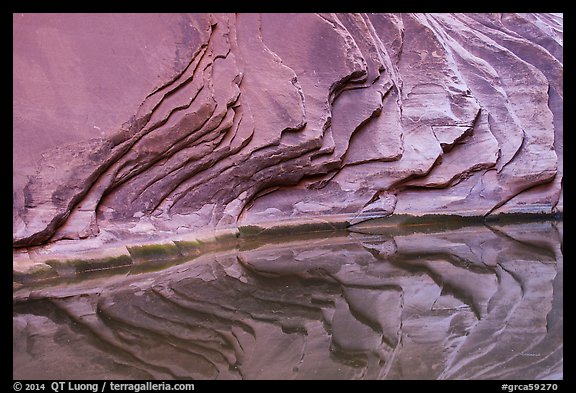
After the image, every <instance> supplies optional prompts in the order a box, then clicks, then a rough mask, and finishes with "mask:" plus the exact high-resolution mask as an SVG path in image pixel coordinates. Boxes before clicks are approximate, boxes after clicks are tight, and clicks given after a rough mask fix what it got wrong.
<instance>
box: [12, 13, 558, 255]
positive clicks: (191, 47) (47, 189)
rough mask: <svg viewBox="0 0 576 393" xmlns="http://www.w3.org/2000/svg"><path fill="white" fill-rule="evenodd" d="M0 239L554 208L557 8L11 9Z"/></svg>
mask: <svg viewBox="0 0 576 393" xmlns="http://www.w3.org/2000/svg"><path fill="white" fill-rule="evenodd" d="M13 32H14V51H13V65H14V74H13V80H14V98H13V119H14V129H13V140H14V145H13V153H14V155H13V156H14V158H13V167H14V171H13V187H14V188H13V195H14V197H13V200H14V203H13V219H14V220H13V222H14V225H13V238H14V245H15V246H17V247H23V246H33V245H40V244H43V243H46V242H48V241H56V240H59V239H80V238H87V237H94V236H101V237H102V238H103V239H115V238H126V237H131V236H140V235H143V236H150V235H151V234H158V233H166V234H170V233H180V232H185V231H194V230H198V229H203V228H217V227H226V226H236V225H245V224H255V223H256V224H257V223H259V222H265V221H277V220H284V219H302V218H306V217H316V216H322V215H327V214H347V215H350V216H354V215H357V214H359V213H361V212H370V213H371V214H376V215H380V216H387V215H394V214H409V215H417V216H418V215H423V214H429V213H432V214H454V215H466V216H470V215H473V216H484V215H489V214H497V213H518V212H523V213H555V212H561V211H562V209H563V202H562V201H563V198H562V178H563V165H562V158H563V140H562V138H563V120H562V117H563V49H562V47H563V16H562V15H561V14H262V15H259V14H237V15H230V14H215V15H211V14H14V16H13Z"/></svg>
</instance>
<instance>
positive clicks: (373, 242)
mask: <svg viewBox="0 0 576 393" xmlns="http://www.w3.org/2000/svg"><path fill="white" fill-rule="evenodd" d="M420 229H421V232H415V231H414V229H412V230H411V231H405V232H403V233H399V231H397V230H396V229H394V230H390V228H388V230H387V231H384V232H382V227H371V226H370V225H363V224H360V225H359V226H356V227H355V228H354V230H355V231H357V232H358V233H339V234H336V233H334V234H332V238H323V237H319V236H318V235H317V236H316V237H313V236H312V237H311V236H307V238H306V239H305V240H295V239H293V238H281V239H277V238H276V239H275V240H276V241H277V243H275V244H269V243H268V244H267V243H262V242H260V243H255V242H254V240H247V241H246V242H244V243H241V244H240V246H239V247H238V248H237V249H236V250H233V251H227V252H216V253H212V254H203V255H202V256H200V257H198V258H196V259H194V260H192V261H189V262H185V263H182V264H179V265H176V266H173V267H171V268H169V269H165V270H162V271H159V272H149V273H139V274H138V273H137V267H134V269H133V271H129V272H128V273H129V274H128V273H126V274H116V275H111V276H104V277H98V276H92V277H91V278H88V279H85V280H83V281H71V282H63V283H60V284H59V285H54V284H53V285H52V286H46V287H42V286H37V287H33V286H32V287H23V288H21V289H20V290H18V291H16V292H15V293H14V302H15V303H14V311H13V324H14V329H13V354H14V356H13V360H14V362H13V365H14V366H13V378H14V379H102V378H104V379H110V378H111V379H482V380H484V379H507V380H518V379H519V380H535V379H562V377H563V317H562V309H563V254H562V223H561V222H544V221H541V222H524V223H516V224H509V225H504V226H481V225H477V226H471V227H452V228H451V229H449V230H444V231H438V230H437V228H436V229H435V228H430V227H428V228H426V229H423V228H420Z"/></svg>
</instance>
